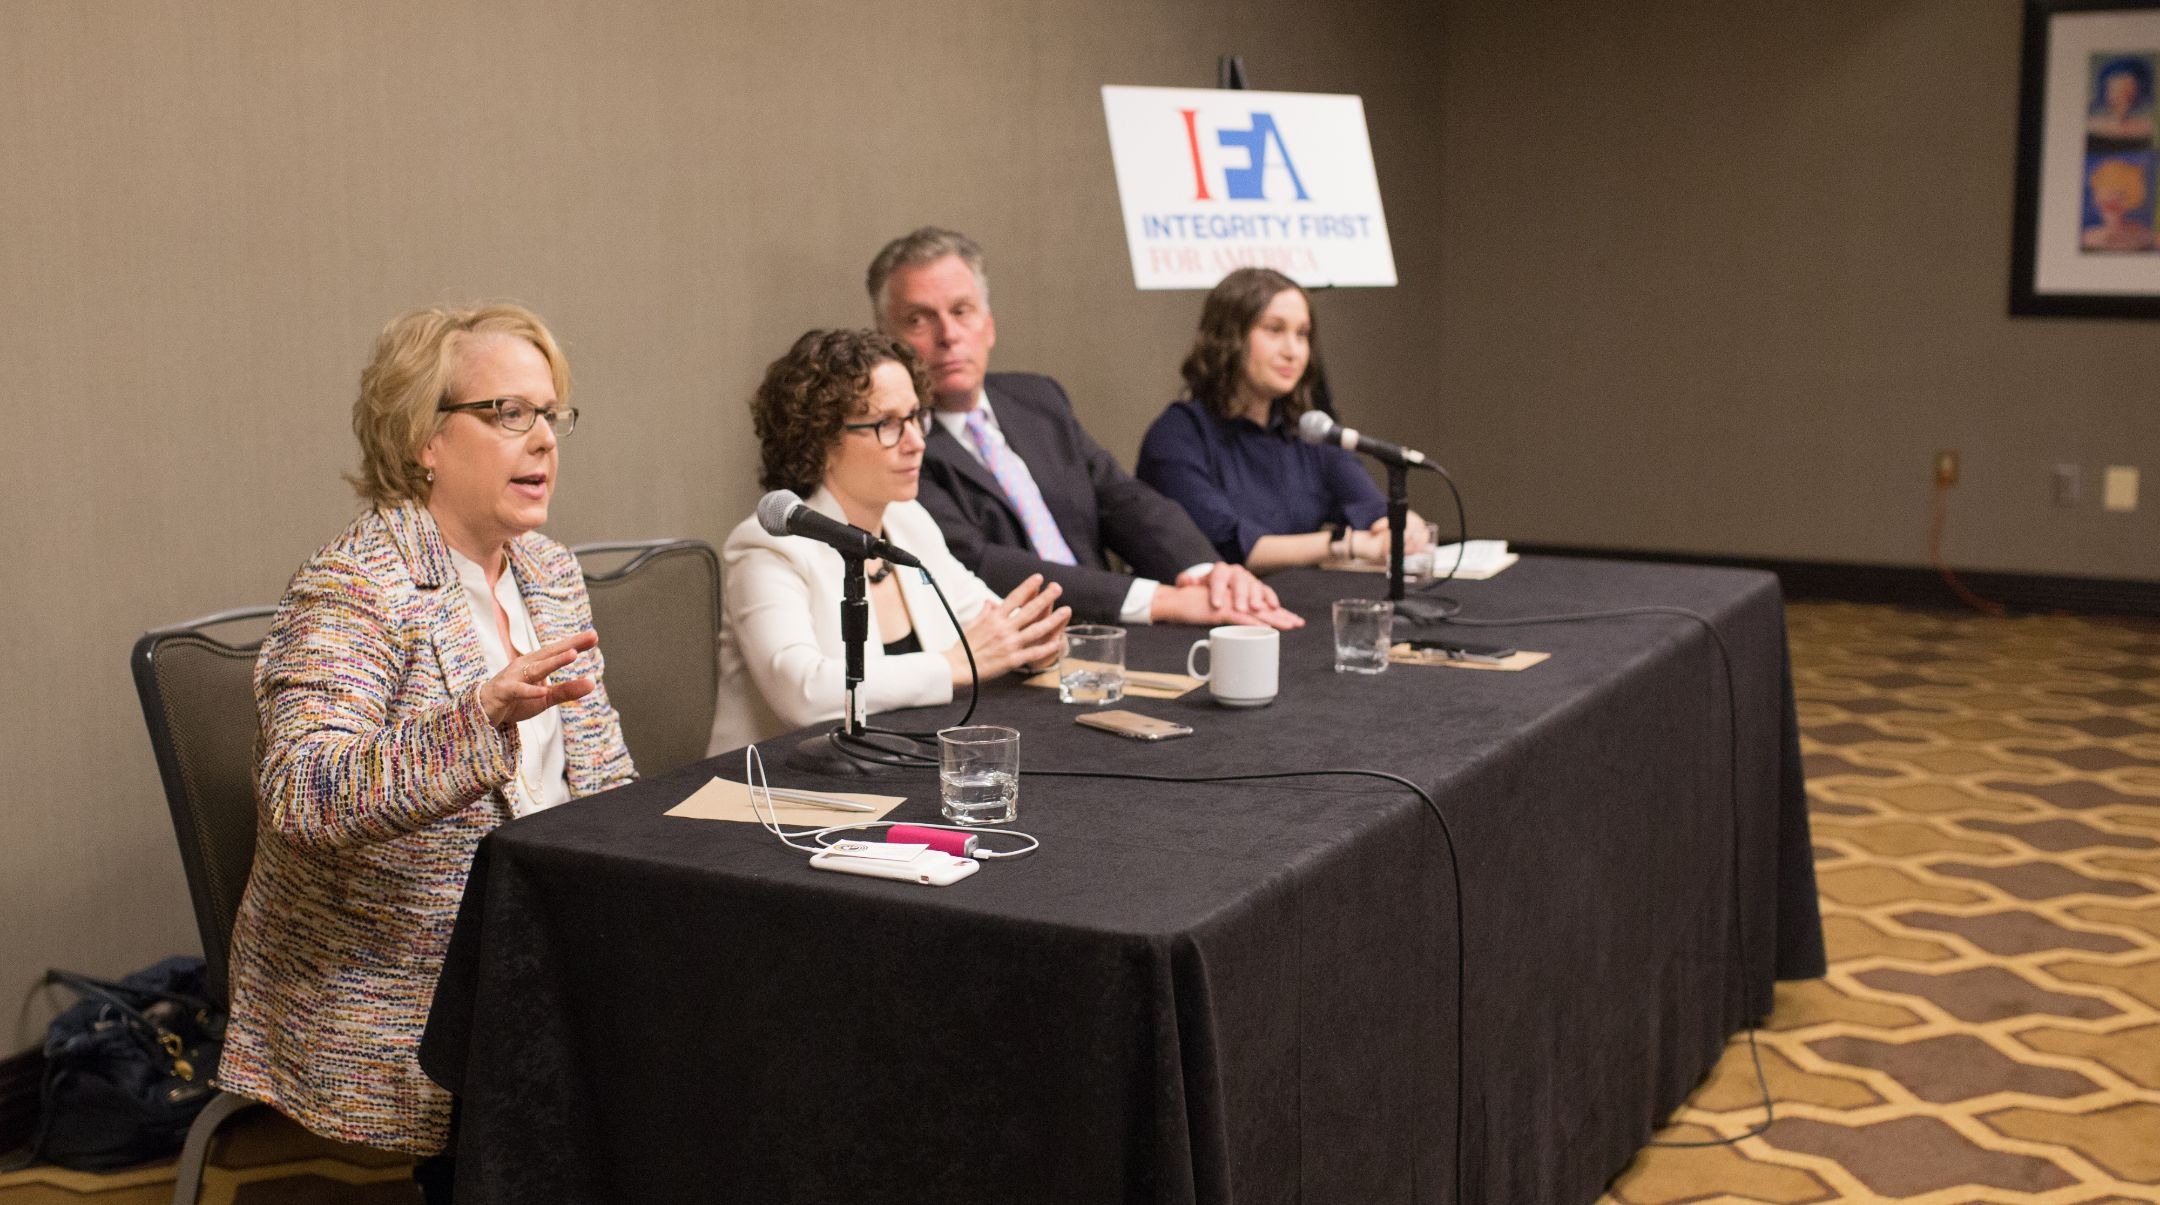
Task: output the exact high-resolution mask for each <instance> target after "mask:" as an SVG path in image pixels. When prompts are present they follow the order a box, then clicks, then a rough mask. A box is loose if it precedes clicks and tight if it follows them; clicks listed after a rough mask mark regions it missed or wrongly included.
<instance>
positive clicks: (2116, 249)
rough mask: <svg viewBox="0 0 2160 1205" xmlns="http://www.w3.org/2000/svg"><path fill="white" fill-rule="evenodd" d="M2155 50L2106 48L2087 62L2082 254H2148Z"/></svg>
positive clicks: (2080, 221) (2151, 245)
mask: <svg viewBox="0 0 2160 1205" xmlns="http://www.w3.org/2000/svg"><path fill="white" fill-rule="evenodd" d="M2154 58H2155V52H2153V51H2150V50H2139V51H2107V52H2103V53H2100V54H2095V55H2093V56H2092V57H2091V59H2090V60H2089V62H2090V64H2091V66H2090V71H2091V76H2090V79H2089V80H2088V83H2089V85H2090V87H2089V90H2088V92H2087V93H2086V96H2087V104H2086V116H2085V179H2084V182H2083V188H2082V192H2083V194H2084V203H2083V204H2082V205H2081V206H2080V207H2079V209H2080V213H2079V218H2078V247H2079V249H2080V250H2081V251H2086V252H2094V253H2101V254H2112V255H2120V254H2124V253H2145V254H2150V253H2152V252H2153V251H2154V243H2153V165H2154V156H2153V149H2154V148H2153V60H2154Z"/></svg>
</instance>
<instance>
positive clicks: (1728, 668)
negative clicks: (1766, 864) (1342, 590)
mask: <svg viewBox="0 0 2160 1205" xmlns="http://www.w3.org/2000/svg"><path fill="white" fill-rule="evenodd" d="M1648 615H1675V616H1679V617H1680V618H1683V619H1690V620H1693V621H1694V622H1696V623H1698V624H1700V625H1702V629H1703V631H1705V632H1708V633H1709V634H1710V639H1711V640H1712V641H1713V642H1714V644H1715V646H1716V648H1717V654H1718V665H1719V667H1720V668H1721V669H1722V670H1723V671H1724V677H1725V742H1726V752H1725V785H1726V799H1727V802H1728V803H1729V804H1730V807H1731V811H1732V825H1731V830H1732V850H1731V852H1732V880H1731V881H1732V908H1733V944H1734V946H1735V947H1736V949H1735V956H1736V957H1737V959H1738V960H1739V964H1740V1008H1741V1013H1742V1015H1743V1016H1744V1017H1745V1018H1746V1019H1747V1023H1748V1028H1747V1045H1748V1058H1749V1059H1750V1060H1751V1061H1752V1062H1753V1063H1754V1065H1755V1084H1756V1086H1757V1087H1758V1088H1760V1089H1761V1091H1762V1104H1763V1119H1762V1122H1761V1123H1760V1124H1758V1125H1755V1126H1752V1127H1750V1128H1749V1129H1748V1130H1746V1131H1745V1132H1744V1133H1739V1134H1735V1135H1733V1136H1732V1137H1730V1138H1704V1139H1693V1140H1680V1139H1667V1140H1656V1139H1653V1140H1651V1141H1650V1143H1649V1144H1648V1145H1650V1146H1657V1147H1711V1146H1731V1145H1732V1144H1734V1143H1736V1142H1740V1141H1743V1140H1745V1139H1748V1138H1756V1137H1760V1136H1761V1135H1762V1134H1763V1133H1764V1132H1766V1131H1767V1130H1769V1128H1770V1124H1771V1123H1772V1122H1774V1121H1776V1120H1777V1106H1776V1104H1775V1102H1774V1101H1773V1099H1772V1097H1771V1095H1770V1078H1769V1076H1767V1075H1765V1074H1764V1073H1763V1065H1762V1049H1761V1048H1760V1047H1759V1046H1758V1045H1757V1044H1756V1041H1755V1030H1756V1028H1757V1025H1756V1017H1757V1012H1756V1004H1755V986H1754V980H1753V978H1752V977H1751V976H1752V972H1751V970H1750V968H1749V966H1748V952H1747V951H1748V947H1747V913H1746V911H1745V909H1744V907H1743V904H1742V900H1741V896H1740V852H1741V851H1740V696H1739V692H1738V690H1737V689H1736V687H1735V686H1734V684H1733V665H1732V650H1731V648H1729V647H1728V646H1727V645H1726V643H1725V635H1724V633H1722V632H1720V631H1718V630H1717V625H1716V624H1714V623H1712V622H1711V621H1710V619H1709V618H1708V617H1707V616H1705V615H1703V614H1702V613H1701V612H1699V611H1691V610H1689V609H1688V608H1686V607H1675V606H1667V605H1662V604H1653V605H1648V606H1639V607H1616V608H1613V609H1611V610H1605V611H1578V612H1575V613H1572V614H1566V615H1529V616H1524V617H1521V618H1517V619H1466V618H1464V617H1463V616H1461V615H1451V616H1449V617H1448V618H1447V619H1446V620H1444V621H1443V622H1446V623H1452V624H1458V625H1460V626H1462V627H1468V628H1519V627H1533V626H1542V625H1544V624H1553V623H1582V622H1587V621H1590V620H1601V619H1634V618H1639V617H1642V616H1648ZM1764 1015H1766V1016H1767V1013H1765V1014H1764Z"/></svg>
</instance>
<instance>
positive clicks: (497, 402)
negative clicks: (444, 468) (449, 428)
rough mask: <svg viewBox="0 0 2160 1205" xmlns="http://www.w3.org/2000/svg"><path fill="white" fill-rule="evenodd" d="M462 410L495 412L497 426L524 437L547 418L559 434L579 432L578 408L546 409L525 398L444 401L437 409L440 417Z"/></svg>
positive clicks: (436, 411)
mask: <svg viewBox="0 0 2160 1205" xmlns="http://www.w3.org/2000/svg"><path fill="white" fill-rule="evenodd" d="M460 410H492V411H494V413H495V425H496V426H498V427H501V428H502V429H503V430H505V431H512V432H517V433H520V434H522V433H524V432H526V431H530V430H532V429H533V424H534V423H535V422H538V421H539V420H541V419H543V418H544V419H546V420H547V424H548V426H550V427H553V428H555V434H557V435H568V434H570V433H571V432H572V431H575V430H577V407H576V406H564V407H561V408H558V409H548V410H542V409H541V408H540V407H538V406H535V405H533V404H532V403H531V402H528V401H525V400H524V399H523V398H514V397H491V398H488V399H486V400H484V401H478V402H459V403H457V404H455V405H452V404H450V403H448V402H444V403H443V404H441V405H439V406H437V407H435V413H437V414H455V413H457V412H458V411H460Z"/></svg>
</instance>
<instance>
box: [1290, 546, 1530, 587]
mask: <svg viewBox="0 0 2160 1205" xmlns="http://www.w3.org/2000/svg"><path fill="white" fill-rule="evenodd" d="M1428 557H1430V558H1431V559H1430V560H1428V559H1427V558H1428ZM1521 559H1522V558H1521V557H1520V556H1518V555H1516V554H1515V553H1512V552H1509V551H1508V546H1507V541H1506V540H1472V541H1470V542H1469V544H1468V545H1467V546H1465V547H1464V548H1463V555H1462V568H1460V569H1455V572H1454V579H1455V580H1456V581H1459V582H1477V581H1483V580H1485V579H1486V578H1488V577H1491V576H1493V575H1494V574H1496V573H1499V572H1500V571H1501V570H1502V569H1505V568H1507V567H1508V566H1509V565H1512V564H1514V563H1515V562H1517V561H1519V560H1521ZM1403 562H1404V564H1403V567H1404V570H1405V572H1407V573H1409V574H1410V575H1411V576H1412V577H1425V576H1428V575H1430V576H1435V577H1445V576H1447V575H1448V570H1450V569H1454V568H1455V545H1453V544H1442V545H1440V546H1438V547H1437V548H1434V549H1433V550H1432V551H1431V552H1430V553H1424V552H1413V553H1411V554H1410V555H1409V556H1407V557H1405V558H1403ZM1320 567H1321V568H1322V569H1346V570H1349V571H1351V572H1353V573H1386V572H1387V566H1386V565H1384V564H1378V563H1375V562H1373V561H1328V562H1326V563H1324V564H1322V565H1321V566H1320Z"/></svg>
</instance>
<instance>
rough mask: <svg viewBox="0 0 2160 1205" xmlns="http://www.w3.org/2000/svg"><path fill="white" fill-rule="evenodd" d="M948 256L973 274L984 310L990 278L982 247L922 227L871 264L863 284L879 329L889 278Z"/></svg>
mask: <svg viewBox="0 0 2160 1205" xmlns="http://www.w3.org/2000/svg"><path fill="white" fill-rule="evenodd" d="M948 255H957V256H959V257H960V262H961V263H964V264H966V265H967V266H968V270H969V271H971V272H973V273H975V288H976V289H977V290H978V291H979V292H981V293H982V303H983V305H984V307H985V308H987V307H988V306H989V304H990V276H989V274H988V273H986V272H984V271H983V253H982V248H981V247H978V246H976V245H975V240H974V239H971V238H969V237H968V236H966V235H964V234H962V233H960V232H959V231H957V230H945V229H942V228H940V227H937V226H924V227H921V228H920V229H917V230H911V231H909V232H907V233H906V234H903V235H901V236H900V237H899V238H896V239H894V240H893V241H891V242H889V243H887V244H885V249H884V250H882V251H880V252H878V253H877V258H876V259H873V260H871V261H870V271H869V274H868V275H867V276H866V277H865V278H864V281H863V283H864V284H865V285H867V286H868V287H869V290H870V308H871V310H872V312H873V316H874V317H875V318H876V319H877V324H878V326H879V327H880V328H881V329H882V328H883V327H884V325H885V301H886V297H885V285H886V283H887V282H889V281H890V280H891V279H892V274H893V273H895V272H898V271H899V270H900V269H902V268H917V267H921V266H922V265H924V264H934V263H936V262H937V261H939V260H941V259H944V258H945V257H946V256H948Z"/></svg>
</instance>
